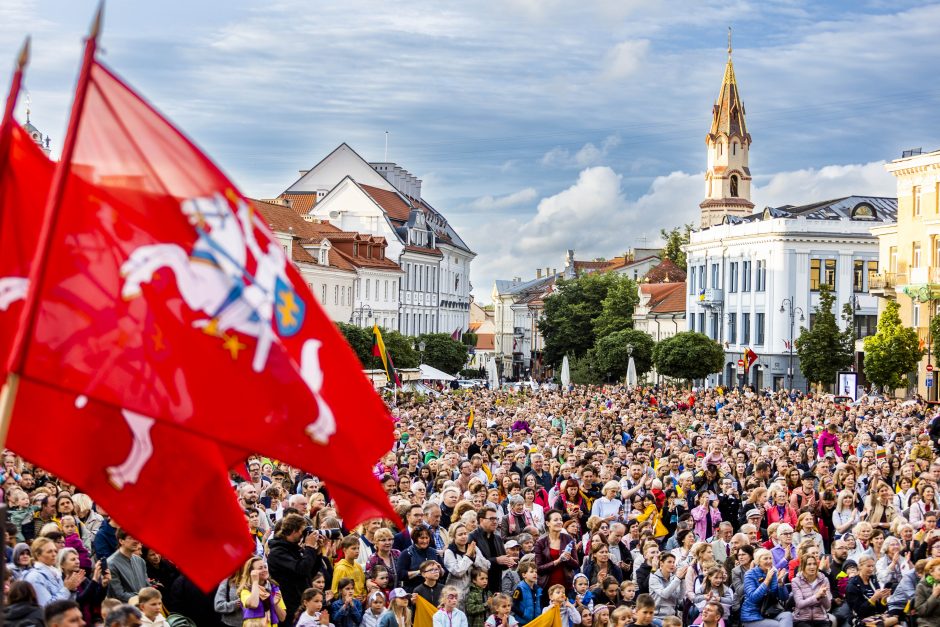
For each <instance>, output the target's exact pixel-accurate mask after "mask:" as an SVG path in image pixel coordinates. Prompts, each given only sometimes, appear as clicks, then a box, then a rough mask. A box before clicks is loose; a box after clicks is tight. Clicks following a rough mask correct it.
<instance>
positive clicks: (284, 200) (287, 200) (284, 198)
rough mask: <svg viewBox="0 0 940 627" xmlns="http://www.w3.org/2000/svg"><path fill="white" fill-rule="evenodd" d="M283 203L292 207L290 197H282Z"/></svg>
mask: <svg viewBox="0 0 940 627" xmlns="http://www.w3.org/2000/svg"><path fill="white" fill-rule="evenodd" d="M281 204H282V205H284V206H285V207H290V205H291V203H290V198H287V197H282V198H281Z"/></svg>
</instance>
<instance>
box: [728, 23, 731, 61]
mask: <svg viewBox="0 0 940 627" xmlns="http://www.w3.org/2000/svg"><path fill="white" fill-rule="evenodd" d="M728 58H729V59H730V58H731V27H730V26H729V27H728Z"/></svg>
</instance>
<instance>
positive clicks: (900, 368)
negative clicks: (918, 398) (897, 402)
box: [865, 300, 924, 389]
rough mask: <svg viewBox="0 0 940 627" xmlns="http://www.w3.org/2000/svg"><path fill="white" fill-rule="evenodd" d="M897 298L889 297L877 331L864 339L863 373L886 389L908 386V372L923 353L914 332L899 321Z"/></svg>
mask: <svg viewBox="0 0 940 627" xmlns="http://www.w3.org/2000/svg"><path fill="white" fill-rule="evenodd" d="M899 308H900V305H898V303H897V301H894V300H889V301H888V303H887V305H885V309H884V311H883V312H881V316H880V317H879V318H878V331H877V333H875V334H874V335H870V336H868V337H866V338H865V376H866V377H867V378H868V380H869V381H871V382H872V383H874V384H875V385H878V386H882V387H883V386H888V388H889V389H897V388H900V387H907V385H908V380H907V375H908V373H910V372H914V371H915V370H916V369H917V362H919V361H920V358H921V357H922V356H923V354H924V351H923V350H921V348H920V343H919V342H918V340H917V331H916V330H914V329H911V328H908V327H905V326H904V325H902V324H901V316H900V315H898V309H899Z"/></svg>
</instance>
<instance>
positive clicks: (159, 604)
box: [137, 588, 169, 627]
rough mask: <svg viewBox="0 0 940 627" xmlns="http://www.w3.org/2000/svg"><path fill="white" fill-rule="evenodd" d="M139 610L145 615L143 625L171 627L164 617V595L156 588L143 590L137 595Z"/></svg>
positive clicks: (142, 619) (142, 620)
mask: <svg viewBox="0 0 940 627" xmlns="http://www.w3.org/2000/svg"><path fill="white" fill-rule="evenodd" d="M137 609H139V610H140V613H141V614H143V617H142V618H141V619H140V621H141V622H140V624H141V625H162V626H163V627H169V623H167V622H166V618H164V617H163V595H162V594H160V591H159V590H157V589H156V588H141V589H140V592H138V593H137Z"/></svg>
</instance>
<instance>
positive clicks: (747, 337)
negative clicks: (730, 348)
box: [741, 313, 751, 346]
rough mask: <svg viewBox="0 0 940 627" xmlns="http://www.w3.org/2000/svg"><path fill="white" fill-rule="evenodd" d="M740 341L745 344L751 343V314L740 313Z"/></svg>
mask: <svg viewBox="0 0 940 627" xmlns="http://www.w3.org/2000/svg"><path fill="white" fill-rule="evenodd" d="M741 343H742V344H743V345H745V346H748V345H750V343H751V314H749V313H743V314H741Z"/></svg>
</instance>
